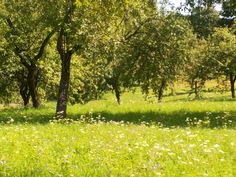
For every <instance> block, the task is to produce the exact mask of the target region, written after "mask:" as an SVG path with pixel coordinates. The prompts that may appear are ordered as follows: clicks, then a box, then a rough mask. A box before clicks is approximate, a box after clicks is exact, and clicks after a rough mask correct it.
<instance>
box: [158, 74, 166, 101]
mask: <svg viewBox="0 0 236 177" xmlns="http://www.w3.org/2000/svg"><path fill="white" fill-rule="evenodd" d="M165 88H166V80H165V79H162V81H161V86H160V88H159V90H158V103H161V102H162V99H163V95H164V90H165Z"/></svg>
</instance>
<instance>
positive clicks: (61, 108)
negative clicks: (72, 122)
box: [56, 53, 71, 118]
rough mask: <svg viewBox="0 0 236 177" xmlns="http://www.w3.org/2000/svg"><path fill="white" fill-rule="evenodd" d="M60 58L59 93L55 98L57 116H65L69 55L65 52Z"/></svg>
mask: <svg viewBox="0 0 236 177" xmlns="http://www.w3.org/2000/svg"><path fill="white" fill-rule="evenodd" d="M61 60H62V69H61V80H60V87H59V93H58V98H57V110H56V116H57V118H65V117H66V115H67V101H68V93H69V82H70V62H71V55H70V54H68V53H66V54H65V55H64V57H62V58H61Z"/></svg>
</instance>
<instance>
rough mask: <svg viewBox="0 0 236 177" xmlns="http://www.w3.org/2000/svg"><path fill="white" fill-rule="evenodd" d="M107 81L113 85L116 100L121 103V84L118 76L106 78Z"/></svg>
mask: <svg viewBox="0 0 236 177" xmlns="http://www.w3.org/2000/svg"><path fill="white" fill-rule="evenodd" d="M106 82H107V83H108V84H109V85H111V86H112V89H113V90H114V91H115V95H116V101H117V103H118V104H120V84H119V80H118V78H117V77H111V78H106Z"/></svg>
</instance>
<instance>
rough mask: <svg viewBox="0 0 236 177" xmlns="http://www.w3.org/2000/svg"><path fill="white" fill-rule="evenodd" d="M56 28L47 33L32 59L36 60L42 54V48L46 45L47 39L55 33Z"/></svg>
mask: <svg viewBox="0 0 236 177" xmlns="http://www.w3.org/2000/svg"><path fill="white" fill-rule="evenodd" d="M55 32H56V30H55V29H53V30H52V31H51V32H50V33H49V34H48V35H47V37H46V38H45V39H44V41H43V43H42V44H41V47H40V49H39V52H38V54H37V55H36V56H35V57H34V61H37V60H38V59H40V58H41V57H42V55H43V52H44V49H45V47H46V46H47V44H48V42H49V40H50V39H51V37H52V36H53V35H54V34H55Z"/></svg>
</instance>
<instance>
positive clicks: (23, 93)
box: [20, 81, 30, 107]
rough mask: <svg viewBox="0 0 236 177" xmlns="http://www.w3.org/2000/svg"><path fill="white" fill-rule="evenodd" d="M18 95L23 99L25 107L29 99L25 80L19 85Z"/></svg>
mask: <svg viewBox="0 0 236 177" xmlns="http://www.w3.org/2000/svg"><path fill="white" fill-rule="evenodd" d="M20 95H21V98H22V99H23V102H24V107H26V106H27V105H28V104H29V99H30V93H29V87H28V84H27V81H22V83H21V86H20Z"/></svg>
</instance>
